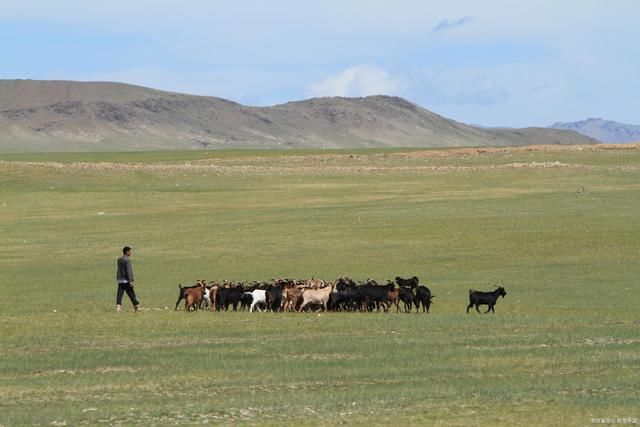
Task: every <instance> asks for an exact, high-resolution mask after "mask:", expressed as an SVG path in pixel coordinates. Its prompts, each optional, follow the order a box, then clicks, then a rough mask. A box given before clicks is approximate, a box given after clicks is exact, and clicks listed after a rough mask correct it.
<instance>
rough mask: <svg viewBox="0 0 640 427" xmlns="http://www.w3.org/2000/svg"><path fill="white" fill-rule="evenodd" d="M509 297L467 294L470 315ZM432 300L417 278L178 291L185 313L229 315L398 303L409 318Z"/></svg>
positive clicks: (207, 285)
mask: <svg viewBox="0 0 640 427" xmlns="http://www.w3.org/2000/svg"><path fill="white" fill-rule="evenodd" d="M505 295H507V292H506V291H505V289H504V288H503V287H502V286H498V287H497V289H496V290H494V291H492V292H479V291H474V290H470V291H469V305H468V306H467V313H468V312H469V309H470V308H471V307H473V306H475V308H476V311H478V312H480V310H479V308H478V307H479V306H480V305H486V306H488V308H487V311H486V313H488V312H489V311H492V312H494V313H495V310H494V306H495V304H496V302H497V300H498V297H500V296H502V297H503V298H504V296H505ZM433 298H434V295H432V294H431V291H430V290H429V288H427V287H426V286H423V285H420V283H419V280H418V278H417V277H415V276H414V277H412V278H410V279H403V278H402V277H396V278H395V280H387V284H386V285H380V284H378V283H377V282H376V281H375V280H373V279H369V280H367V281H366V282H360V283H355V282H354V281H353V280H351V279H350V278H349V277H346V276H343V277H340V278H338V280H336V281H335V282H327V281H324V280H321V279H308V280H289V279H277V280H273V281H272V282H253V283H250V284H245V283H234V282H226V281H225V282H222V283H216V282H210V283H206V281H205V280H204V279H203V280H198V281H197V283H196V284H195V285H193V286H185V287H183V286H182V285H178V301H176V307H175V310H177V309H178V306H179V305H180V302H181V301H182V300H184V308H185V310H186V311H196V310H198V309H209V310H212V311H227V310H228V309H229V307H231V308H232V309H233V311H236V310H237V309H238V307H239V308H240V310H245V309H247V308H248V309H249V311H250V312H253V311H254V310H258V311H266V310H269V311H274V312H277V311H285V312H286V311H296V312H302V311H305V310H314V311H316V310H324V311H327V310H331V311H363V312H366V311H374V310H375V311H380V309H382V310H384V311H385V312H387V311H389V310H390V309H391V307H392V306H395V308H396V313H397V312H399V311H400V303H402V304H403V308H404V311H405V312H407V313H409V312H411V311H412V310H413V307H415V309H416V312H419V311H420V309H421V308H422V312H427V313H428V312H429V308H430V307H431V303H432V301H433Z"/></svg>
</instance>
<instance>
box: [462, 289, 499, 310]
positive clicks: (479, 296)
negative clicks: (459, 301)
mask: <svg viewBox="0 0 640 427" xmlns="http://www.w3.org/2000/svg"><path fill="white" fill-rule="evenodd" d="M506 295H507V291H505V290H504V288H503V287H502V286H498V289H496V290H495V291H493V292H480V291H474V290H470V291H469V305H468V306H467V313H468V312H469V309H470V308H471V307H473V306H474V305H475V306H476V311H477V312H478V313H480V310H479V309H478V307H479V306H481V305H487V306H489V308H487V311H485V313H488V312H489V310H491V311H492V312H494V313H495V312H496V311H495V310H494V308H493V307H494V306H495V305H496V302H497V301H498V297H499V296H502V298H504V297H505V296H506Z"/></svg>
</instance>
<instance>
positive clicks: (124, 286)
mask: <svg viewBox="0 0 640 427" xmlns="http://www.w3.org/2000/svg"><path fill="white" fill-rule="evenodd" d="M125 292H126V293H127V295H128V296H129V299H130V300H131V303H132V304H133V305H138V304H140V302H138V298H136V292H135V291H134V290H133V287H132V286H131V285H130V284H129V283H118V295H117V296H116V304H118V305H122V295H123V294H124V293H125Z"/></svg>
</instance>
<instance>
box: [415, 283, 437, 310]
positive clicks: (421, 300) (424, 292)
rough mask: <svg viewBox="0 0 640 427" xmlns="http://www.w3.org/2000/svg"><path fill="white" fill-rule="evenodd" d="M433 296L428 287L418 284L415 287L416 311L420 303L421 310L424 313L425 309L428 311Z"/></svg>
mask: <svg viewBox="0 0 640 427" xmlns="http://www.w3.org/2000/svg"><path fill="white" fill-rule="evenodd" d="M434 297H435V295H431V290H430V289H429V288H427V287H426V286H422V285H421V286H418V287H417V288H416V297H415V302H416V312H418V311H420V304H422V312H423V313H424V312H425V311H426V312H427V313H428V312H429V308H430V307H431V302H432V301H433V298H434Z"/></svg>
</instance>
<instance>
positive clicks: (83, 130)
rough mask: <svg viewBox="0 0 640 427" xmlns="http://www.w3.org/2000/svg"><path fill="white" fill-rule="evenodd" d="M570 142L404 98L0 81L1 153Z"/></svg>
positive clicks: (564, 136) (566, 136) (578, 138)
mask: <svg viewBox="0 0 640 427" xmlns="http://www.w3.org/2000/svg"><path fill="white" fill-rule="evenodd" d="M595 142H596V141H595V140H593V139H590V138H587V137H584V136H582V135H579V134H577V133H574V132H568V131H562V130H556V129H545V128H526V129H482V128H476V127H473V126H468V125H465V124H462V123H458V122H455V121H453V120H450V119H447V118H445V117H442V116H439V115H437V114H434V113H432V112H430V111H428V110H425V109H424V108H421V107H419V106H417V105H415V104H412V103H410V102H408V101H406V100H404V99H402V98H397V97H389V96H369V97H365V98H339V97H333V98H315V99H309V100H305V101H298V102H289V103H287V104H282V105H276V106H273V107H249V106H244V105H240V104H237V103H235V102H231V101H227V100H225V99H221V98H214V97H204V96H194V95H185V94H179V93H172V92H163V91H158V90H154V89H148V88H144V87H140V86H132V85H126V84H121V83H106V82H69V81H32V80H0V151H2V152H10V151H11V152H15V151H18V152H25V151H98V150H100V151H111V150H153V149H197V148H210V149H213V148H356V147H458V146H504V145H531V144H585V143H595Z"/></svg>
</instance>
